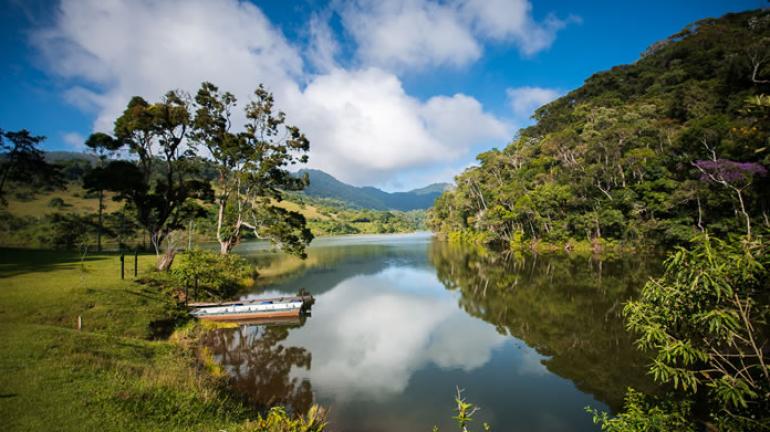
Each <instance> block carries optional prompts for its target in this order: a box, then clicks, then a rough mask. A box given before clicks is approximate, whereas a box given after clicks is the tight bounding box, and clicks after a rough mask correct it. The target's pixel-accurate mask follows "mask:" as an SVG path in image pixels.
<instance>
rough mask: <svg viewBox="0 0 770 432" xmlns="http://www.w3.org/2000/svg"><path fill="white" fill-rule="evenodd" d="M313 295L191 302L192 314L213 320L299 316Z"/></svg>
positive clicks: (310, 301) (307, 306) (308, 305)
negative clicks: (220, 301) (218, 301)
mask: <svg viewBox="0 0 770 432" xmlns="http://www.w3.org/2000/svg"><path fill="white" fill-rule="evenodd" d="M314 301H315V300H314V299H313V296H310V295H304V296H298V297H277V298H268V299H255V300H241V301H232V302H222V303H191V304H190V307H191V310H190V315H192V316H194V317H196V318H199V319H205V320H212V321H246V320H259V319H273V318H294V317H299V316H300V314H302V313H304V312H305V311H306V310H308V309H309V308H310V306H311V305H312V304H313V302H314Z"/></svg>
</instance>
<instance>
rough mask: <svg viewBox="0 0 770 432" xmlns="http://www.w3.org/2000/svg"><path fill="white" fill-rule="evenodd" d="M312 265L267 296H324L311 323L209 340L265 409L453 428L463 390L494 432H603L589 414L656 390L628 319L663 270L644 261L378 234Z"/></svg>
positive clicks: (322, 255) (336, 248) (341, 246)
mask: <svg viewBox="0 0 770 432" xmlns="http://www.w3.org/2000/svg"><path fill="white" fill-rule="evenodd" d="M377 239H379V242H378V241H377ZM383 239H384V240H383ZM257 256H258V257H259V259H263V260H265V259H267V260H280V259H281V258H277V257H276V256H274V255H273V256H269V255H264V254H263V255H257ZM308 263H309V264H308V265H305V266H303V267H302V268H299V269H297V271H296V272H294V273H293V274H292V276H290V277H288V278H283V279H280V280H277V281H276V282H275V283H273V284H272V285H270V286H269V287H267V290H268V291H270V292H274V293H285V294H291V293H295V292H296V291H297V290H298V289H299V288H305V289H307V290H308V291H309V292H310V293H312V294H313V295H314V296H315V297H316V303H315V306H314V307H313V316H312V318H310V319H309V320H308V322H307V323H305V325H304V326H300V327H296V326H295V327H268V328H265V327H245V328H240V329H235V330H233V329H227V330H223V331H220V332H218V333H216V334H214V335H212V336H211V337H212V339H211V342H210V344H211V345H212V347H213V350H214V352H216V353H218V355H219V356H220V357H219V358H220V361H221V362H222V363H223V364H224V365H226V367H227V370H228V371H229V372H230V373H231V375H232V376H233V377H234V378H235V382H236V386H238V389H239V390H241V391H242V392H244V393H246V394H249V395H250V396H251V398H252V401H254V402H255V403H257V404H259V405H270V404H277V403H280V404H288V405H290V406H291V407H293V408H295V409H297V410H305V409H307V407H308V406H309V405H310V404H311V403H312V402H315V403H320V404H322V405H325V406H327V407H329V408H331V415H332V417H331V420H332V422H333V426H334V430H394V429H400V430H407V431H409V430H415V431H417V430H422V431H425V430H431V427H432V425H434V424H437V425H439V426H441V427H442V429H444V430H449V429H450V428H451V425H449V424H448V423H449V422H450V417H451V415H452V413H451V407H452V395H453V392H454V387H455V386H456V385H459V386H461V387H464V388H466V389H467V395H468V397H469V398H470V399H472V400H474V402H477V403H478V404H480V405H481V406H482V407H483V408H484V409H483V411H482V412H481V417H480V420H484V421H489V422H490V423H492V424H494V425H495V426H496V429H497V430H522V431H525V430H526V431H531V430H594V426H593V425H592V424H591V421H590V418H589V417H588V416H587V415H586V414H585V413H584V412H583V407H584V406H586V405H593V406H597V407H603V406H605V405H604V403H606V404H608V405H609V406H611V407H618V406H619V403H620V401H621V398H622V395H623V393H624V390H625V387H626V386H627V385H635V386H637V387H641V388H646V387H648V386H649V383H648V380H647V379H646V378H645V377H644V374H643V365H644V363H645V358H643V357H642V356H640V355H639V354H638V353H636V352H635V351H634V350H633V348H632V347H631V344H630V342H631V341H630V338H629V337H628V335H627V334H626V333H625V331H624V330H623V328H622V321H621V319H620V316H619V313H620V310H621V309H622V303H623V301H625V299H627V298H628V297H629V296H631V295H633V294H634V293H635V292H636V290H637V289H638V287H639V286H641V284H643V282H644V280H645V279H646V277H648V276H649V274H650V273H651V272H652V271H654V269H651V268H650V267H648V266H647V265H646V264H645V261H644V260H641V259H636V260H634V261H633V262H631V261H628V260H621V259H617V260H609V261H605V262H599V261H595V260H590V259H575V258H573V259H568V258H553V257H551V258H543V257H539V258H535V257H529V258H524V257H518V258H516V257H512V256H509V257H504V256H498V255H484V254H479V253H473V252H469V251H463V250H460V249H456V248H450V247H447V245H445V244H443V243H438V242H432V241H431V240H430V239H429V238H427V237H405V238H404V237H401V238H393V237H379V238H374V240H372V241H366V242H360V241H359V242H353V243H351V244H346V243H335V244H326V245H322V246H321V247H315V248H311V249H310V258H309V260H308ZM311 385H312V391H311Z"/></svg>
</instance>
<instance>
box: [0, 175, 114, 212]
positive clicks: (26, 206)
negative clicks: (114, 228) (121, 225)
mask: <svg viewBox="0 0 770 432" xmlns="http://www.w3.org/2000/svg"><path fill="white" fill-rule="evenodd" d="M22 190H24V189H23V188H22ZM85 196H86V191H85V190H84V189H83V187H81V186H80V185H79V184H76V183H70V184H69V185H67V188H66V189H62V190H54V191H44V192H39V193H36V194H34V195H32V196H31V197H30V198H29V199H25V200H20V199H18V198H16V197H15V196H14V195H9V196H8V197H7V199H8V208H7V210H8V212H9V213H11V214H13V215H15V216H20V217H23V216H33V217H40V216H43V215H46V214H49V213H57V212H59V213H76V214H78V215H81V216H82V215H86V214H89V213H96V212H97V211H98V209H99V200H98V199H97V198H85ZM112 196H113V194H112V193H111V192H106V193H105V199H104V206H105V207H106V208H105V210H104V211H105V212H106V213H111V212H115V211H118V210H120V208H121V207H122V204H120V203H118V202H115V201H113V200H112ZM53 198H61V199H63V200H64V203H65V205H66V206H65V207H62V208H52V207H50V206H49V205H48V203H50V202H51V199H53Z"/></svg>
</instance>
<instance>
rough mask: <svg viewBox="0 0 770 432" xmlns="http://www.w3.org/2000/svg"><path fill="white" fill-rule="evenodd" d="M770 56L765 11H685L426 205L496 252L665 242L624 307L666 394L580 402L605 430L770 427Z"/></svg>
mask: <svg viewBox="0 0 770 432" xmlns="http://www.w3.org/2000/svg"><path fill="white" fill-rule="evenodd" d="M768 59H770V11H767V10H759V11H753V12H746V13H740V14H730V15H727V16H725V17H722V18H720V19H706V20H702V21H699V22H697V23H694V24H692V25H690V26H688V27H687V28H685V29H684V30H683V31H682V32H680V33H678V34H676V35H673V36H671V37H670V38H668V39H666V40H664V41H661V42H659V43H656V44H654V45H653V46H652V47H650V49H648V50H647V51H646V52H645V53H644V54H643V55H642V58H641V59H639V61H637V62H636V63H634V64H631V65H624V66H618V67H615V68H613V69H611V70H609V71H606V72H601V73H598V74H596V75H594V76H592V77H590V78H589V79H588V80H587V81H586V83H585V85H583V86H582V87H580V88H579V89H577V90H574V91H572V92H570V93H568V94H567V95H565V96H563V97H561V98H559V99H557V100H555V101H554V102H551V103H549V104H547V105H545V106H543V107H541V108H540V109H538V110H537V111H536V114H535V116H534V117H535V120H536V124H535V125H533V126H531V127H529V128H526V129H523V130H522V131H521V132H520V134H519V136H518V137H517V138H516V139H515V140H514V141H513V142H512V143H511V144H509V145H508V146H507V147H505V148H504V149H502V150H492V151H489V152H486V153H482V154H481V155H479V156H478V160H479V165H478V166H475V167H472V168H469V169H467V170H466V171H465V172H463V173H462V174H460V175H459V176H458V177H457V178H456V183H457V187H456V189H454V190H452V191H448V192H445V193H444V194H443V195H442V196H441V197H440V198H439V199H438V200H437V202H436V205H435V207H434V208H433V209H432V210H431V211H430V212H429V216H428V224H429V226H431V227H432V228H433V229H434V230H436V231H438V232H439V233H441V234H443V235H445V236H447V237H448V238H449V240H450V242H452V243H465V244H468V243H472V244H476V245H481V246H490V245H491V246H494V247H493V248H492V249H495V250H498V252H499V249H500V248H501V247H502V249H504V250H505V251H506V252H508V253H510V249H514V250H520V249H522V247H525V248H526V247H528V248H531V249H534V250H536V251H537V250H543V249H546V250H547V249H548V248H553V247H554V246H552V245H565V246H566V247H565V248H564V249H566V250H567V251H569V250H570V249H571V248H572V247H571V246H570V245H574V244H576V242H577V244H583V245H585V244H590V245H591V246H590V249H591V251H592V252H601V251H602V250H603V249H605V248H604V247H602V244H619V245H621V246H625V247H628V246H633V247H637V246H643V247H646V246H651V247H656V248H661V247H663V248H668V249H669V250H670V249H671V248H672V247H673V248H675V249H674V252H672V253H671V255H670V257H669V258H668V260H667V261H666V264H665V267H666V269H665V272H664V274H663V276H661V277H660V278H657V279H653V280H651V281H649V282H647V283H646V284H644V287H643V289H642V290H641V295H640V296H639V297H638V298H637V299H633V298H632V299H630V300H629V301H628V302H627V303H626V304H625V308H624V310H623V315H624V317H625V321H626V326H627V331H628V332H629V336H632V337H634V338H635V340H636V345H637V347H638V348H639V349H640V351H642V352H644V353H646V354H648V355H650V356H651V363H650V364H649V366H648V371H649V374H650V375H651V376H652V377H653V378H654V380H655V381H656V382H657V383H658V384H660V385H661V390H665V391H669V393H667V394H666V395H656V394H653V393H651V392H649V391H644V390H643V389H642V391H639V390H640V389H639V388H637V389H633V388H632V389H629V390H628V392H627V393H626V398H625V405H624V408H623V410H621V411H620V412H619V414H618V415H617V416H616V417H612V416H610V415H608V414H607V413H601V412H597V411H596V410H592V409H589V412H591V413H592V414H593V416H594V420H595V421H596V422H597V423H600V424H601V428H602V430H605V431H653V430H654V431H658V430H703V429H704V428H705V429H706V430H721V431H748V430H768V429H770V417H768V412H770V405H768V404H769V403H770V380H769V379H768V377H770V368H769V366H770V365H769V364H768V361H767V359H768V356H770V343H768V336H770V328H768V322H770V321H769V319H770V298H768V295H767V287H768V286H769V285H768V283H770V279H768V274H769V272H770V259H768V257H770V253H769V252H768V240H767V235H768V233H770V219H769V218H768V214H770V178H768V175H767V173H768V172H767V167H768V166H769V165H770V97H769V96H768V93H770V79H769V77H770V62H769V61H768ZM543 244H546V245H549V246H548V247H546V248H543V247H542V246H541V245H543ZM498 252H487V253H489V254H492V255H495V254H497V253H498ZM439 268H440V267H439ZM454 271H456V270H454ZM472 277H474V278H475V277H476V275H472ZM641 285H642V284H640V285H639V286H640V287H641ZM470 286H477V284H473V283H471V284H470ZM484 310H486V309H484ZM621 381H622V380H621ZM625 385H628V386H632V385H633V384H632V383H625Z"/></svg>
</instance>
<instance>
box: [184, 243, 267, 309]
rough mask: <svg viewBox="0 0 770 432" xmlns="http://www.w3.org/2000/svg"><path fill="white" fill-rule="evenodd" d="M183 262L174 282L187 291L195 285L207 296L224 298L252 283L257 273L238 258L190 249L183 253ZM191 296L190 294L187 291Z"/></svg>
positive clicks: (246, 262) (242, 259)
mask: <svg viewBox="0 0 770 432" xmlns="http://www.w3.org/2000/svg"><path fill="white" fill-rule="evenodd" d="M184 257H185V259H184V260H182V262H181V263H180V264H179V265H177V266H176V267H175V268H174V270H173V271H172V273H173V274H174V277H175V279H176V280H177V281H178V282H179V283H180V284H181V285H182V286H184V287H187V289H188V290H191V289H193V287H195V286H196V285H197V288H198V289H199V290H200V292H201V293H202V294H203V295H204V296H207V297H214V298H220V299H221V298H227V297H230V296H232V295H233V294H235V293H236V292H237V291H238V290H239V289H241V288H243V287H244V286H246V285H249V284H250V283H252V282H253V279H252V278H253V277H255V276H256V272H255V271H254V269H253V267H252V266H251V265H250V264H249V263H248V261H246V260H245V259H244V258H242V257H240V256H239V255H234V254H228V255H220V254H218V253H215V252H212V251H207V250H202V249H192V250H189V251H187V252H185V254H184ZM190 294H192V292H190Z"/></svg>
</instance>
